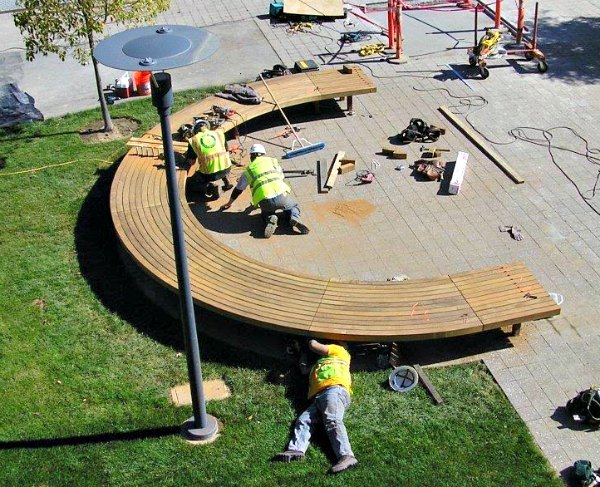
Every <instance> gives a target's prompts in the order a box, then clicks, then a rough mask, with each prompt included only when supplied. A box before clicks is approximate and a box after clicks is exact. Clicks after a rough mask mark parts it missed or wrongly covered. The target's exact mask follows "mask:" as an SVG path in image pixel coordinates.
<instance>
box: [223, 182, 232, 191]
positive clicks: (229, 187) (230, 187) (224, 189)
mask: <svg viewBox="0 0 600 487" xmlns="http://www.w3.org/2000/svg"><path fill="white" fill-rule="evenodd" d="M232 188H233V184H231V183H227V184H224V185H223V191H229V190H230V189H232Z"/></svg>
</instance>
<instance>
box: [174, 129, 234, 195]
mask: <svg viewBox="0 0 600 487" xmlns="http://www.w3.org/2000/svg"><path fill="white" fill-rule="evenodd" d="M194 129H195V130H194V131H195V132H196V133H195V134H194V135H193V136H192V137H190V138H189V139H188V150H187V152H186V154H185V158H186V160H187V163H188V167H191V166H192V164H194V163H195V162H196V159H197V160H198V169H197V171H196V172H195V173H194V175H193V176H191V177H190V178H189V179H188V181H187V186H188V188H189V189H190V190H192V191H194V192H199V193H201V194H203V195H206V197H207V198H210V199H217V198H218V197H219V187H218V186H216V185H215V184H213V183H214V181H218V180H219V179H221V180H223V190H224V191H228V190H230V189H231V188H233V185H232V184H231V183H230V182H229V173H230V172H231V159H230V158H229V153H228V152H227V148H226V147H225V134H224V133H223V131H222V130H221V129H216V130H211V129H210V128H209V126H208V122H206V123H197V124H196V126H195V127H194Z"/></svg>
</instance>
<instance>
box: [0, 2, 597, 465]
mask: <svg viewBox="0 0 600 487" xmlns="http://www.w3.org/2000/svg"><path fill="white" fill-rule="evenodd" d="M510 3H511V2H504V4H505V11H504V13H505V16H506V17H509V18H512V19H514V18H515V17H516V14H515V12H514V7H511V5H510ZM529 3H531V4H532V5H530V6H529V10H531V9H532V8H533V2H528V4H529ZM570 5H571V2H563V1H561V0H544V1H543V2H542V5H541V9H540V37H541V47H542V49H543V50H544V51H545V52H546V55H547V56H548V59H549V66H550V69H549V71H548V72H547V73H545V74H543V75H542V74H539V73H538V72H537V70H536V68H535V65H534V64H532V63H528V62H525V61H521V60H512V59H511V60H507V59H499V60H495V61H492V62H491V63H490V72H491V75H490V78H488V79H487V80H485V81H484V80H481V79H480V78H479V77H477V76H476V73H473V72H472V71H471V70H470V69H469V67H468V64H467V56H466V52H465V50H464V49H461V48H462V47H466V46H468V45H470V43H471V42H472V38H473V33H472V32H471V31H470V30H469V29H471V28H472V22H473V17H472V14H471V13H468V12H446V13H436V12H407V13H406V14H405V16H404V21H405V26H406V37H405V47H406V51H407V53H408V54H409V55H410V62H409V63H408V64H405V65H401V66H394V65H391V64H388V63H386V62H379V60H378V59H377V58H376V57H373V58H367V59H362V58H359V57H358V55H357V54H356V53H353V52H351V51H352V49H354V48H355V46H353V45H345V46H342V47H341V48H340V45H339V44H338V42H337V40H338V39H339V37H340V34H339V32H342V31H345V30H356V29H369V30H370V29H372V27H371V26H369V25H367V24H362V23H361V22H360V21H359V20H358V19H357V18H354V17H352V16H349V17H348V19H347V22H348V21H352V22H354V23H355V25H344V21H343V20H338V21H336V22H327V23H323V24H321V25H315V27H314V29H313V30H312V32H309V33H295V34H292V33H289V32H288V31H287V29H286V27H287V25H286V24H272V23H271V22H270V20H269V19H268V17H267V16H266V14H267V11H268V4H265V3H264V2H263V1H257V0H247V1H242V0H237V1H223V0H216V1H213V2H206V1H193V0H175V1H173V2H172V8H171V10H170V11H169V12H168V13H167V14H165V15H163V16H162V17H161V19H160V22H159V23H185V24H189V25H197V26H206V27H208V28H209V29H210V30H211V31H212V32H214V33H216V34H217V35H218V36H219V37H220V39H221V40H222V49H221V51H219V53H218V54H217V59H218V60H219V63H218V64H216V63H214V62H212V61H205V62H204V63H200V64H198V65H195V66H192V67H190V68H186V69H182V70H178V71H175V72H174V73H173V75H174V84H175V86H176V87H177V88H178V89H179V88H181V89H183V88H189V87H193V86H207V85H212V84H216V83H228V82H233V81H239V80H242V79H252V78H254V77H255V76H256V74H257V73H258V72H259V71H261V70H262V69H263V68H266V67H270V66H271V65H273V64H275V63H280V62H283V63H285V64H287V65H293V62H294V61H296V60H298V59H314V60H315V61H317V62H319V63H320V64H330V65H331V66H332V67H333V66H336V65H338V63H339V64H342V63H347V62H361V64H362V66H363V69H365V70H367V71H370V72H371V74H372V75H373V76H374V77H375V79H376V80H377V84H378V93H377V94H374V95H368V96H364V97H357V99H356V100H355V108H356V115H355V116H354V117H344V116H343V114H342V113H341V112H340V111H339V110H337V109H336V108H335V106H333V105H327V106H325V107H324V109H323V116H322V117H321V118H319V119H316V118H315V117H314V115H312V114H307V113H306V112H304V111H302V110H290V112H289V113H288V115H289V116H290V118H291V119H292V123H294V124H296V125H300V126H302V127H304V130H303V133H302V135H303V136H305V137H306V138H308V139H309V140H314V141H316V140H324V141H325V142H326V143H327V148H326V150H324V151H321V152H319V153H314V154H311V155H310V156H305V157H303V158H298V159H293V160H291V161H289V162H286V167H289V168H303V167H307V166H308V167H310V168H312V167H314V165H315V164H316V162H317V159H320V160H322V161H323V163H329V161H330V160H331V158H332V156H333V154H334V153H335V152H336V151H337V150H345V151H346V152H347V153H348V154H352V155H354V156H356V158H357V161H358V163H359V168H360V169H366V168H371V165H372V160H373V159H376V160H378V161H379V162H380V166H379V167H378V168H377V169H376V170H375V172H376V180H375V182H374V183H373V184H371V185H361V186H354V183H353V181H352V179H353V177H354V175H353V174H352V173H350V174H346V175H344V176H343V177H340V178H339V179H338V182H337V184H336V186H335V188H334V189H333V190H332V192H331V193H330V194H328V195H319V194H316V191H315V182H314V180H312V179H310V178H305V179H302V178H297V179H294V180H291V181H292V185H293V188H294V193H295V194H296V196H297V198H298V199H299V201H300V203H301V206H302V209H303V216H304V219H305V220H306V223H307V224H308V225H309V226H310V227H311V228H312V229H313V231H312V232H311V233H310V235H308V236H302V237H298V236H291V235H286V234H278V235H275V236H274V237H273V238H272V239H271V240H269V241H268V242H266V241H264V240H261V239H257V238H255V237H254V236H253V234H254V233H256V232H253V228H254V229H255V227H257V226H259V225H260V223H259V222H258V218H256V219H255V220H252V221H251V222H250V223H244V224H242V225H237V226H236V225H229V224H228V219H227V218H231V219H235V218H236V212H237V211H241V208H236V207H234V208H233V211H232V212H231V213H228V214H223V216H219V215H215V216H216V217H217V218H213V217H211V214H212V213H213V211H214V206H213V207H212V208H211V207H209V208H208V209H202V208H199V210H198V217H199V218H200V219H201V220H203V221H204V222H205V223H206V224H207V227H208V228H211V226H210V223H211V222H213V221H217V220H218V221H219V225H214V228H212V231H213V232H214V234H215V235H216V236H218V238H221V239H223V241H225V242H227V243H228V244H229V245H231V246H232V247H234V248H237V249H242V250H243V251H244V252H245V253H247V254H248V255H250V256H252V257H255V258H257V259H264V260H265V261H269V262H272V261H273V260H274V259H277V261H278V262H279V263H280V264H281V265H284V266H286V267H290V268H292V269H301V270H302V271H305V272H313V273H316V274H320V275H324V276H338V277H340V278H353V279H385V278H387V277H391V276H392V275H397V274H400V273H404V274H408V275H409V276H411V277H412V278H417V277H431V276H435V275H438V274H448V273H454V272H460V271H465V270H469V269H474V268H478V267H482V266H488V265H495V264H501V263H506V262H513V261H518V260H519V261H524V262H525V263H526V264H527V265H528V267H529V268H530V269H531V270H532V271H533V273H534V274H535V275H536V277H537V278H538V279H539V280H540V281H541V282H542V283H543V285H544V286H545V287H546V289H548V290H549V291H552V292H556V293H559V294H561V295H562V296H563V297H564V303H563V304H562V314H561V315H560V316H559V317H557V318H554V319H552V320H544V321H538V322H535V323H533V324H526V325H525V326H524V327H523V331H522V334H521V336H519V337H516V338H511V339H507V338H506V337H504V335H500V334H490V335H489V336H480V337H474V338H463V339H455V340H448V341H438V342H435V343H434V344H430V343H423V344H415V345H414V346H411V355H413V356H414V357H416V358H418V360H419V361H420V362H421V363H423V364H436V363H437V364H444V363H453V361H455V360H456V359H460V360H464V359H465V358H473V359H478V358H479V359H483V360H484V361H485V363H486V364H487V366H488V367H489V369H490V371H491V372H492V374H493V375H494V377H495V378H496V380H497V381H498V383H499V384H500V386H501V387H502V388H503V390H504V391H505V393H506V395H507V396H508V398H509V399H510V401H511V402H512V404H513V405H514V407H515V409H516V410H517V411H518V413H519V414H520V415H521V417H522V418H523V420H524V421H525V422H526V423H527V425H528V426H529V428H530V429H531V432H532V434H533V436H534V438H535V439H536V441H537V442H538V444H539V446H540V448H541V449H542V450H543V451H544V453H545V454H546V456H547V457H548V459H549V461H550V462H551V464H552V465H553V466H554V468H555V469H556V470H557V471H558V472H564V471H565V469H567V468H568V467H569V466H570V465H571V464H572V463H573V461H575V460H577V459H579V458H586V459H589V460H591V461H592V463H593V464H594V465H595V466H598V465H600V434H599V433H598V432H590V431H587V430H585V429H581V428H580V427H578V425H576V424H574V423H572V422H571V421H570V420H569V418H568V417H567V415H566V414H565V411H564V405H565V403H566V401H567V399H569V398H570V397H572V396H573V395H574V394H575V393H576V392H577V391H578V390H581V389H584V388H587V387H588V386H589V385H591V384H599V383H600V361H598V360H597V353H598V350H600V334H599V327H598V321H597V320H598V316H599V314H600V313H599V312H600V300H599V296H598V294H599V290H600V274H599V272H600V271H599V269H600V241H599V237H600V196H595V189H596V186H595V185H596V184H597V176H598V167H597V166H598V160H597V159H594V158H588V160H586V158H585V157H582V156H578V155H576V154H574V153H572V152H568V151H564V150H559V149H557V148H555V149H553V150H552V154H553V156H554V159H552V157H551V156H550V153H549V151H548V146H547V142H546V140H545V139H544V137H543V136H542V134H541V133H540V132H539V131H533V130H532V129H531V127H534V128H544V129H550V128H552V127H560V126H564V127H569V128H571V129H573V130H574V131H575V132H576V133H577V134H579V135H580V136H581V137H584V138H585V139H586V140H587V141H588V142H589V145H590V147H598V145H599V144H598V136H597V129H598V115H597V114H598V112H599V110H600V87H599V81H600V61H599V60H598V56H597V53H598V52H599V51H600V35H599V32H598V25H599V23H598V19H599V18H600V2H598V1H596V0H582V1H579V2H577V11H576V13H574V12H573V8H572V7H571V6H570ZM511 8H512V10H511ZM531 15H532V12H530V11H528V18H531ZM480 20H481V17H480ZM10 24H11V19H10V16H8V15H2V16H0V39H2V41H3V42H2V45H3V46H7V47H6V48H5V50H4V51H2V52H0V62H2V63H3V66H4V65H6V64H5V63H11V64H10V66H11V69H10V75H11V76H12V77H13V78H14V79H16V81H17V82H18V83H19V85H20V87H21V88H22V89H24V90H25V91H28V92H29V93H30V94H32V95H33V96H34V97H35V98H36V99H37V106H38V107H39V108H40V109H41V110H42V112H44V113H45V115H47V116H53V115H60V114H63V113H67V112H70V111H77V110H80V109H83V108H90V107H94V106H95V99H96V96H95V93H94V89H93V78H92V75H91V68H81V67H78V66H77V65H74V64H72V63H70V62H68V63H67V65H66V66H65V65H62V64H61V63H60V62H58V61H57V59H56V58H53V57H48V58H42V59H39V60H36V61H35V62H34V63H26V62H24V61H23V58H22V51H21V50H19V46H20V38H19V35H18V32H16V29H14V27H13V28H12V29H11V27H10ZM480 25H481V24H480ZM377 40H379V39H377V38H374V39H373V41H377ZM382 40H383V39H382ZM65 67H67V68H68V69H65ZM6 71H7V70H3V72H5V73H6ZM65 72H69V76H68V79H64V78H65V75H64V73H65ZM105 75H106V76H105V84H106V83H108V82H109V81H112V79H111V78H114V77H115V73H113V72H111V71H105ZM4 76H5V77H6V76H7V75H6V74H5V75H4ZM67 93H68V95H67ZM440 105H447V106H451V107H454V108H453V109H454V110H455V111H456V112H458V113H460V114H461V117H463V118H464V116H465V115H467V114H468V119H469V121H471V122H472V123H473V124H474V125H475V126H476V127H477V128H478V129H479V130H480V131H481V132H482V133H483V134H484V135H485V136H486V137H488V138H489V139H490V140H491V141H495V142H499V144H497V145H496V146H495V148H496V150H497V151H498V152H500V153H501V154H502V155H503V156H504V157H505V158H506V159H507V160H508V161H509V162H510V164H511V165H513V166H514V167H515V168H516V169H518V171H519V172H520V173H521V175H523V176H524V177H525V179H526V183H525V184H522V185H515V184H514V183H512V182H511V181H510V180H509V179H508V178H507V177H506V176H505V175H504V174H503V173H502V172H501V171H500V170H499V169H498V168H497V167H496V166H494V164H493V163H492V162H490V161H489V160H488V159H487V158H486V157H485V156H484V155H483V154H481V153H480V152H479V151H477V149H475V148H474V147H473V146H472V145H470V144H469V143H468V142H467V140H466V139H465V138H464V137H463V136H462V135H460V134H459V133H458V132H456V131H455V130H450V131H449V133H448V134H447V135H446V136H445V137H444V138H443V139H442V140H441V141H440V145H441V146H444V147H447V148H449V149H451V152H450V154H449V156H448V158H447V160H450V161H452V160H453V157H455V155H456V152H457V151H459V150H462V151H467V152H469V153H470V159H469V167H468V170H467V175H466V181H465V184H464V186H463V190H462V192H461V194H460V195H459V196H448V195H446V194H445V192H444V191H443V190H442V191H440V187H439V185H438V184H437V183H433V182H431V183H425V182H418V181H416V180H415V178H414V177H413V176H411V173H410V170H409V169H408V168H405V169H404V170H402V171H400V170H397V169H396V167H397V166H398V165H399V164H398V163H397V162H398V161H388V160H385V158H383V157H381V156H378V155H377V152H379V150H380V148H381V145H382V144H383V143H385V142H387V138H388V137H390V136H393V135H395V134H396V133H398V132H399V131H401V130H402V129H403V128H405V127H406V125H407V124H408V122H409V120H410V119H411V118H413V117H419V118H423V119H425V120H426V121H429V122H431V123H438V122H439V123H444V124H445V125H446V126H449V124H448V123H447V122H444V121H443V118H442V117H441V115H439V113H438V112H437V108H438V107H439V106H440ZM282 127H283V123H282V121H281V119H280V118H278V117H277V116H273V117H270V118H269V119H267V120H264V121H262V122H260V123H255V124H254V125H253V126H252V127H249V128H248V129H247V130H248V131H251V135H248V136H247V137H246V138H245V139H243V141H244V142H245V144H249V143H251V142H252V141H254V140H261V141H263V142H264V141H266V142H267V144H268V148H269V152H270V153H271V154H272V155H275V156H280V155H281V154H282V146H284V147H285V146H289V144H290V141H289V139H281V138H277V137H276V134H277V132H279V131H280V130H281V129H282ZM516 127H530V128H528V129H522V130H521V131H518V132H513V133H515V134H524V135H527V137H528V138H530V139H531V141H530V142H525V141H522V140H515V139H514V137H511V136H509V135H508V131H509V130H511V129H515V128H516ZM551 133H552V144H554V146H555V147H564V148H568V149H572V150H574V151H578V152H581V151H585V143H584V141H583V140H582V139H580V138H579V137H578V136H576V135H575V134H574V133H573V132H571V131H570V130H569V129H565V128H557V129H553V130H552V131H551ZM418 147H419V144H412V145H410V146H408V151H409V153H410V157H409V161H408V163H410V162H412V160H414V158H415V157H416V156H417V155H418ZM593 155H594V157H596V156H597V153H596V154H593ZM400 163H401V164H403V165H405V166H407V165H408V163H407V161H400ZM226 215H229V216H228V217H226ZM232 221H233V220H232ZM506 224H517V225H519V226H520V227H521V228H522V231H523V234H524V236H525V239H524V240H523V241H521V242H517V241H514V240H511V239H510V237H509V236H508V235H507V234H506V233H500V232H498V225H506ZM257 228H258V227H257ZM441 392H442V394H443V391H441Z"/></svg>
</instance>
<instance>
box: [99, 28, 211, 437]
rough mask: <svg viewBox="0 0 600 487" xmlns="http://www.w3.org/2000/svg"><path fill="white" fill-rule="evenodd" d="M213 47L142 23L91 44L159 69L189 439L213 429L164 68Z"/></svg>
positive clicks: (140, 67) (204, 36)
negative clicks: (189, 409)
mask: <svg viewBox="0 0 600 487" xmlns="http://www.w3.org/2000/svg"><path fill="white" fill-rule="evenodd" d="M217 48H218V40H217V39H216V37H215V36H213V35H212V34H210V33H209V32H207V31H205V30H202V29H198V28H196V27H189V26H185V25H165V26H160V27H159V26H147V27H140V28H136V29H130V30H126V31H124V32H120V33H118V34H115V35H113V36H111V37H109V38H107V39H105V40H103V41H101V42H100V43H98V45H97V46H96V48H95V49H94V57H95V58H96V60H97V61H98V62H99V63H101V64H104V65H106V66H110V67H112V68H116V69H123V70H127V71H152V72H156V71H161V72H159V73H156V74H153V76H152V78H151V90H152V104H153V105H154V106H155V107H156V110H157V111H158V115H159V116H160V126H161V130H162V140H163V148H164V158H165V169H166V176H167V191H168V195H169V209H170V212H171V228H172V231H173V247H174V252H175V265H176V268H177V283H178V287H179V304H180V314H181V321H182V324H183V335H184V339H185V352H186V358H187V366H188V376H189V380H190V389H191V396H192V408H193V411H194V416H192V417H191V418H189V419H188V420H187V421H185V422H184V423H183V425H182V434H183V436H184V437H186V438H187V439H190V440H192V441H199V440H210V439H212V438H214V437H215V436H216V434H217V431H218V424H217V420H216V418H214V417H213V416H211V415H209V414H206V405H205V401H204V389H203V386H202V368H201V365H200V347H199V345H198V333H197V330H196V317H195V315H194V302H193V300H192V291H191V288H190V277H189V271H188V264H187V255H186V248H185V239H184V235H183V225H182V222H181V208H180V203H179V201H180V200H179V189H178V187H177V175H176V167H175V153H174V151H173V140H172V137H171V121H170V118H169V115H170V112H171V106H172V105H173V90H172V86H171V76H170V75H169V74H168V73H165V72H164V70H165V69H172V68H178V67H182V66H187V65H189V64H192V63H195V62H197V61H200V60H202V59H206V58H207V57H209V56H211V55H212V54H213V53H214V52H215V51H216V50H217Z"/></svg>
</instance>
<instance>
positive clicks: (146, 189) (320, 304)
mask: <svg viewBox="0 0 600 487" xmlns="http://www.w3.org/2000/svg"><path fill="white" fill-rule="evenodd" d="M317 75H321V76H322V78H321V77H319V76H317ZM320 79H322V80H326V81H327V83H323V84H319V80H320ZM269 84H270V86H271V87H272V89H273V91H274V94H275V96H276V97H278V100H279V101H280V103H281V104H282V105H283V106H291V105H294V104H300V103H305V102H313V101H319V100H324V99H327V98H332V97H338V96H351V95H353V94H360V93H368V92H373V91H375V87H374V86H373V84H372V82H371V81H370V80H369V79H368V78H367V77H366V76H365V75H364V73H363V72H362V71H360V70H358V69H356V68H355V69H354V70H353V72H352V73H351V74H343V73H342V71H333V70H332V71H331V72H327V71H324V72H319V73H308V74H302V75H293V76H286V77H282V78H277V79H274V80H272V81H269ZM342 85H343V86H342ZM254 87H255V88H257V90H258V91H259V92H261V93H262V92H263V91H266V90H264V87H262V88H263V90H261V86H260V85H255V86H254ZM265 96H268V95H265ZM222 102H223V100H221V99H220V98H216V97H209V98H207V99H204V100H202V101H201V102H199V103H197V104H195V105H193V106H190V107H188V108H186V109H184V110H182V111H181V112H179V113H177V114H175V115H174V116H173V126H177V125H178V124H181V123H186V122H189V121H190V120H191V118H192V117H193V115H198V114H201V113H203V111H204V110H205V109H207V108H209V107H210V106H212V105H213V104H224V103H222ZM226 104H227V105H228V106H232V105H233V106H234V108H235V109H236V110H237V111H238V112H240V114H241V115H240V117H239V118H240V121H241V120H248V119H250V118H253V117H255V116H258V115H260V114H263V113H268V112H271V111H273V110H274V109H275V107H274V104H270V103H269V102H268V101H267V102H263V103H262V104H261V105H258V106H243V105H239V106H238V105H236V104H232V103H230V102H226ZM236 123H239V122H236V120H233V121H230V122H228V123H227V126H226V128H227V129H231V128H233V127H234V126H235V125H236ZM157 133H160V127H158V128H157V127H155V128H154V129H152V130H151V131H150V132H149V134H150V136H152V135H155V134H157ZM186 178H187V173H186V171H181V170H180V171H178V183H179V188H180V191H181V195H182V201H181V204H182V218H183V224H184V231H185V236H186V244H187V251H188V260H189V271H190V279H191V285H192V294H193V298H194V301H195V303H196V304H198V305H200V306H203V307H206V308H209V309H211V310H213V311H216V312H218V313H221V314H224V315H227V316H229V317H233V318H235V319H237V320H239V321H242V322H246V323H250V324H253V325H258V326H261V327H266V328H270V329H274V330H278V331H283V332H287V333H293V334H298V335H305V336H314V337H322V338H329V339H335V338H340V339H341V338H343V339H345V340H351V341H362V342H368V341H396V340H400V341H401V340H416V339H426V338H441V337H450V336H456V335H464V334H470V333H477V332H481V331H484V330H488V329H492V328H498V327H504V326H508V325H515V324H520V323H521V322H523V321H527V320H534V319H540V318H547V317H550V316H553V315H556V314H558V313H559V312H560V309H559V307H558V306H557V305H556V304H555V303H554V301H553V300H552V299H551V298H550V296H549V295H548V294H547V293H546V291H545V290H544V289H543V288H542V286H541V285H540V284H539V283H538V282H537V280H536V279H535V278H534V277H533V275H532V274H531V273H530V272H529V271H528V270H527V268H526V267H525V266H524V265H523V264H519V263H517V264H511V265H505V266H496V267H492V268H489V269H482V270H476V271H472V272H466V273H461V274H456V275H451V276H442V277H438V278H432V279H415V280H409V281H404V282H358V281H344V280H339V279H322V278H319V277H315V276H311V275H304V274H301V273H297V272H290V271H288V270H286V269H283V268H280V267H277V266H274V265H268V264H265V263H262V262H258V261H256V260H253V259H250V258H248V257H246V256H245V255H243V254H241V253H239V252H236V251H235V250H233V249H231V248H229V247H227V246H226V245H224V244H223V243H221V242H219V241H218V240H216V239H215V238H213V237H212V236H211V235H210V234H209V233H208V232H207V231H205V230H204V229H203V227H202V225H201V224H200V223H199V222H198V220H197V219H196V217H195V216H194V214H193V213H192V211H191V209H190V208H189V205H188V204H187V203H186V202H185V201H184V200H183V195H184V189H185V181H186ZM110 208H111V214H112V218H113V222H114V226H115V229H116V232H117V235H118V237H119V239H120V241H121V243H122V244H123V246H124V248H125V249H126V251H127V252H128V253H129V254H130V255H131V256H132V257H133V259H134V260H135V261H136V262H137V264H138V265H139V266H140V267H141V268H142V269H143V270H144V271H146V272H147V273H148V274H149V275H150V276H152V277H153V278H154V279H156V280H158V281H159V282H160V283H161V284H162V285H164V286H166V287H168V288H169V289H171V290H173V291H175V292H176V291H177V277H176V271H175V261H174V256H173V246H172V234H171V225H170V216H169V208H168V202H167V190H166V177H165V171H164V169H162V161H161V160H160V159H158V158H156V157H142V156H138V155H136V154H135V151H133V150H131V151H130V152H129V153H128V154H127V155H126V156H125V158H124V160H123V161H122V162H121V164H120V167H119V169H118V171H117V173H116V175H115V179H114V182H113V184H112V188H111V197H110Z"/></svg>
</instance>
